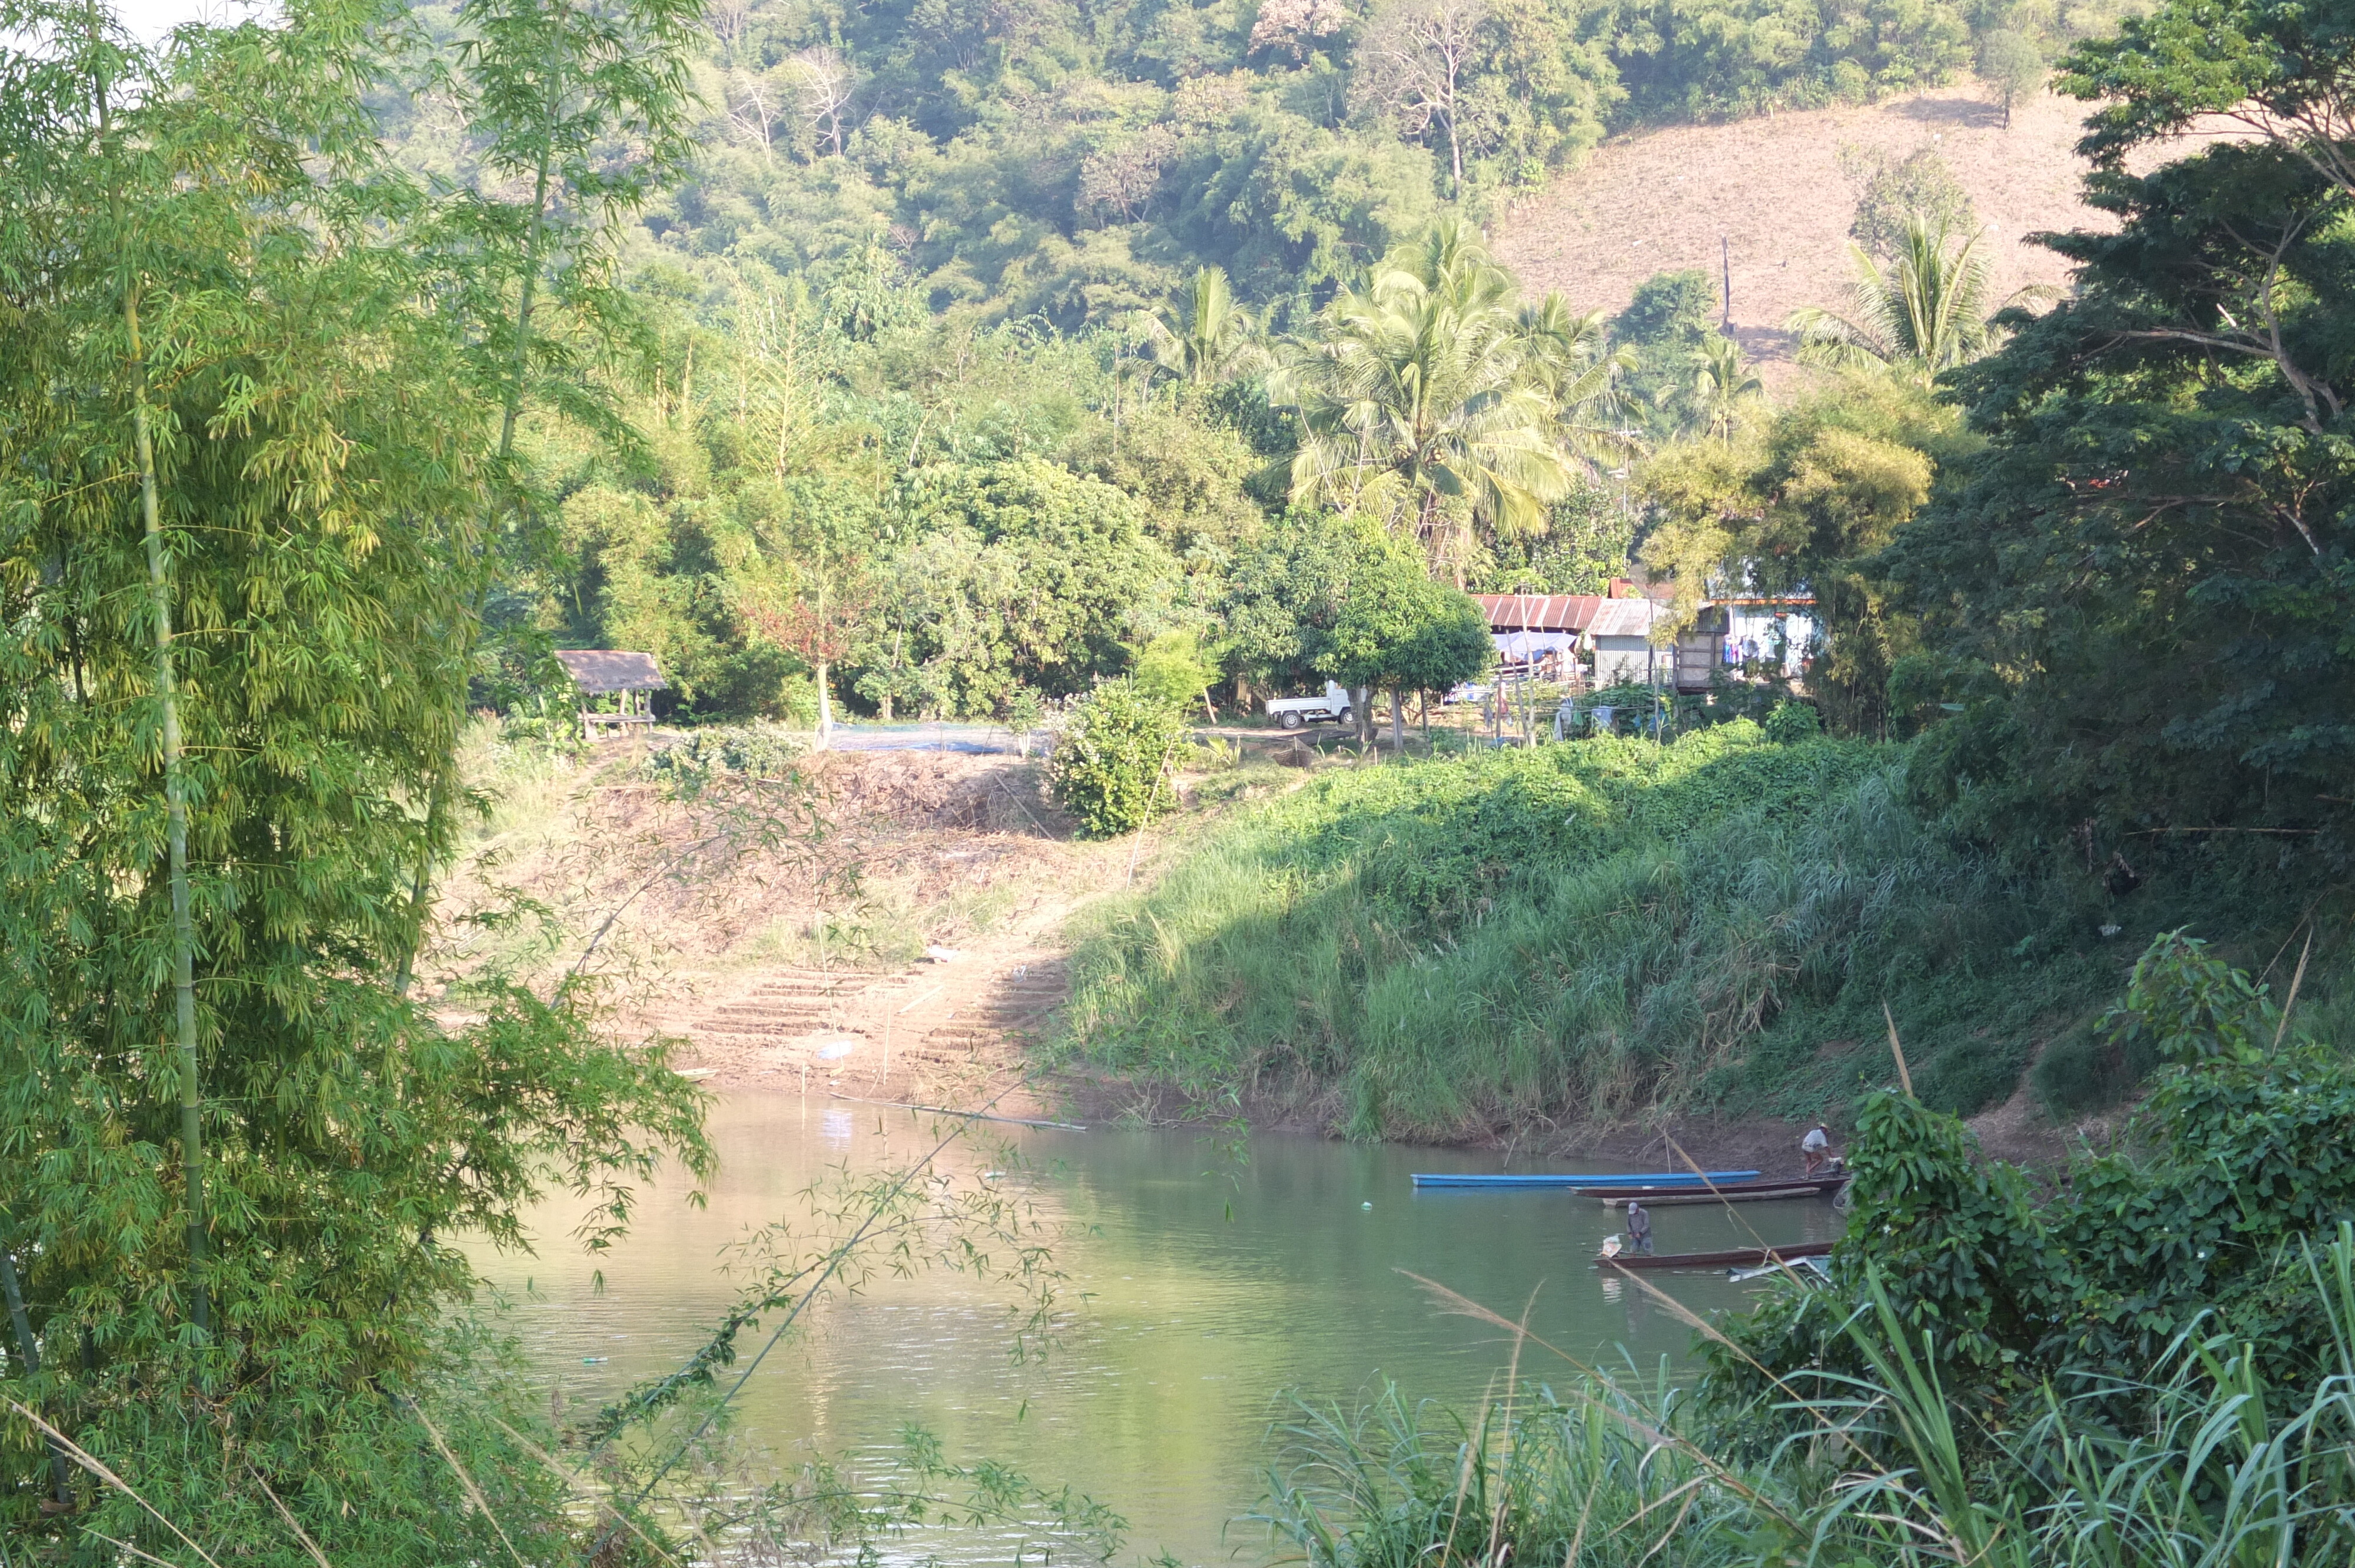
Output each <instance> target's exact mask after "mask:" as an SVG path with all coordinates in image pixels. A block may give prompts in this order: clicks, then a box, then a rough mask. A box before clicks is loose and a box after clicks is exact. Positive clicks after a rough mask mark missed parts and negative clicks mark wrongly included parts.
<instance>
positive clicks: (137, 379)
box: [82, 4, 212, 1331]
mask: <svg viewBox="0 0 2355 1568" xmlns="http://www.w3.org/2000/svg"><path fill="white" fill-rule="evenodd" d="M82 19H83V25H84V29H85V30H84V35H83V42H84V44H85V46H86V48H85V49H84V51H83V59H82V63H83V65H84V67H85V69H86V70H87V73H88V79H89V88H90V101H91V116H92V122H93V128H94V130H95V132H96V145H95V147H94V149H93V151H94V152H95V154H96V163H97V164H98V166H99V167H100V168H101V170H103V171H104V173H103V175H101V179H102V182H103V185H104V191H103V195H104V199H105V201H106V204H107V207H108V212H109V221H110V227H111V228H112V231H113V236H114V242H115V256H116V259H117V261H118V264H119V266H120V269H121V271H120V276H119V280H118V282H117V291H118V297H119V299H120V302H121V305H120V308H121V313H122V322H123V339H124V343H125V345H126V349H127V360H128V364H127V366H126V368H127V370H128V373H129V378H130V385H131V424H132V442H133V457H134V459H135V461H136V462H137V466H138V473H139V509H140V522H141V537H142V543H143V546H144V553H145V561H146V568H147V607H148V615H149V620H150V622H151V628H150V630H151V636H152V639H153V641H152V648H153V652H154V660H153V666H152V671H153V673H152V681H153V686H154V694H155V705H156V709H157V719H158V725H157V727H158V730H159V733H160V736H161V751H162V758H161V760H162V764H163V769H164V802H165V855H166V865H165V877H166V882H167V886H168V890H169V896H170V900H171V911H172V913H171V938H170V946H171V968H172V1000H173V1028H174V1048H175V1054H176V1058H177V1060H176V1075H177V1078H178V1089H179V1103H180V1171H181V1182H182V1186H183V1199H184V1202H185V1204H186V1210H187V1215H186V1236H187V1246H188V1271H189V1286H188V1297H189V1316H190V1318H191V1319H192V1320H193V1321H194V1322H195V1323H196V1325H197V1328H198V1329H201V1330H208V1331H209V1330H210V1329H211V1327H212V1313H211V1306H210V1302H209V1299H208V1294H207V1291H206V1288H205V1286H204V1284H203V1281H202V1278H201V1276H202V1272H203V1266H204V1256H205V1236H206V1230H207V1224H206V1218H205V1157H204V1075H203V1068H202V1065H201V1063H200V1062H199V1060H198V1057H197V979H196V950H197V935H196V916H195V913H194V911H193V909H192V907H191V906H190V902H189V896H188V781H187V767H186V746H185V743H184V740H183V736H182V732H181V725H180V704H179V694H178V693H177V691H176V685H175V681H174V676H173V669H172V584H171V577H170V571H169V568H168V567H167V566H166V564H165V548H164V524H163V518H162V514H161V508H160V504H159V501H158V497H157V482H156V472H155V428H154V425H153V423H152V420H151V418H150V415H149V410H148V387H147V381H148V376H147V354H146V344H145V342H144V337H143V335H142V333H141V328H140V321H139V291H140V283H139V270H138V268H139V263H138V259H137V246H136V245H135V243H132V234H131V230H130V227H129V225H128V224H127V223H126V222H125V205H126V204H125V201H124V191H123V179H124V176H123V172H122V169H121V165H120V154H121V148H120V146H119V145H118V143H117V142H116V138H115V135H114V111H113V104H112V95H113V84H112V82H111V81H110V80H109V79H108V71H107V69H106V68H107V66H108V64H109V63H110V61H111V60H112V58H113V56H114V51H113V49H112V48H111V47H110V46H109V44H108V43H107V40H106V39H105V37H104V29H103V24H102V19H101V14H100V12H99V9H98V7H97V5H95V4H92V5H88V6H86V7H85V9H84V12H83V18H82Z"/></svg>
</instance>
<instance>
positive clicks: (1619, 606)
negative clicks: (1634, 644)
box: [1586, 599, 1660, 637]
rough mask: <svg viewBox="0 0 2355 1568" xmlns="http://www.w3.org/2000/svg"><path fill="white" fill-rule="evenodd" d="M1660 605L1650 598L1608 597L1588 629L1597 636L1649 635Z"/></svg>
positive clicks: (1598, 608) (1598, 609) (1596, 608)
mask: <svg viewBox="0 0 2355 1568" xmlns="http://www.w3.org/2000/svg"><path fill="white" fill-rule="evenodd" d="M1659 614H1660V607H1659V606H1658V605H1657V604H1655V603H1654V602H1653V601H1652V600H1650V599H1604V601H1603V602H1602V603H1601V604H1599V605H1597V606H1595V609H1594V619H1593V620H1591V621H1589V622H1588V623H1587V627H1586V630H1588V631H1590V632H1593V634H1594V635H1595V636H1597V637H1649V636H1650V635H1651V634H1652V623H1653V622H1654V621H1655V620H1657V619H1658V618H1659Z"/></svg>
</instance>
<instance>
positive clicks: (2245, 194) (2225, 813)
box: [1887, 5, 2355, 866]
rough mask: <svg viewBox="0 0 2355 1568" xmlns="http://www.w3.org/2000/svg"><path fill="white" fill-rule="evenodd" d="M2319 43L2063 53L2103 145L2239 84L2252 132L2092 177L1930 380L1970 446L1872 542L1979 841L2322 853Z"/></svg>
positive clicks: (2280, 16) (2218, 31)
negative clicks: (2001, 321) (1883, 557)
mask: <svg viewBox="0 0 2355 1568" xmlns="http://www.w3.org/2000/svg"><path fill="white" fill-rule="evenodd" d="M2329 16H2330V17H2332V18H2336V16H2337V13H2336V12H2332V13H2329ZM2187 29H2188V30H2189V31H2188V32H2187ZM2195 34H2196V36H2197V37H2198V39H2199V40H2200V41H2199V42H2198V43H2196V44H2189V45H2187V42H2186V40H2187V38H2189V37H2191V36H2192V35H2195ZM2346 59H2347V42H2346V35H2345V33H2344V30H2343V23H2342V22H2340V21H2339V20H2336V19H2330V20H2318V19H2310V18H2308V17H2307V16H2306V15H2305V14H2304V13H2296V14H2295V15H2294V14H2292V13H2291V12H2290V11H2288V10H2286V9H2280V8H2275V7H2269V6H2262V5H2260V6H2249V7H2231V6H2228V7H2223V8H2221V9H2219V8H2212V7H2208V6H2197V5H2170V6H2169V7H2166V8H2163V9H2162V10H2161V11H2159V12H2158V14H2156V15H2155V16H2152V17H2151V18H2149V19H2148V20H2147V21H2144V22H2138V23H2136V24H2134V25H2132V26H2129V27H2128V28H2127V29H2126V31H2125V32H2124V33H2123V34H2122V35H2121V37H2119V38H2118V39H2116V40H2115V41H2113V42H2108V43H2103V44H2099V45H2088V46H2086V47H2085V48H2083V49H2081V50H2080V51H2079V52H2078V54H2077V55H2076V56H2074V57H2073V60H2072V62H2071V67H2070V69H2071V70H2072V72H2073V74H2072V75H2071V76H2070V77H2069V78H2068V79H2067V82H2066V85H2067V86H2068V88H2069V90H2072V91H2075V92H2078V93H2080V94H2082V95H2083V96H2086V97H2088V98H2095V97H2098V98H2102V99H2105V100H2108V101H2109V102H2108V103H2107V105H2106V106H2105V107H2104V108H2103V109H2101V110H2100V111H2097V112H2096V113H2095V115H2094V118H2093V121H2092V124H2093V126H2094V135H2093V136H2092V137H2091V139H2090V140H2089V143H2088V144H2089V147H2090V148H2091V149H2092V150H2093V151H2094V152H2095V153H2096V154H2098V155H2100V156H2102V157H2104V158H2105V159H2113V158H2116V157H2121V156H2123V155H2124V154H2126V152H2128V151H2129V150H2132V149H2133V148H2136V147H2137V146H2139V145H2141V144H2142V143H2144V142H2146V141H2147V140H2148V139H2149V138H2150V137H2151V136H2152V135H2155V134H2157V133H2158V132H2161V131H2164V130H2166V129H2167V128H2169V127H2170V126H2172V125H2175V124H2178V123H2179V122H2181V121H2182V120H2183V119H2184V117H2186V116H2187V115H2189V114H2190V113H2193V112H2196V111H2200V110H2203V109H2211V108H2213V109H2223V108H2226V107H2228V106H2232V105H2234V104H2239V103H2241V102H2242V101H2243V99H2246V100H2247V102H2246V104H2245V106H2244V110H2245V113H2246V115H2247V118H2248V121H2249V122H2250V123H2251V124H2253V125H2254V126H2255V127H2257V128H2258V129H2259V130H2260V131H2261V132H2263V134H2262V135H2261V136H2259V137H2258V138H2256V139H2254V140H2251V141H2248V142H2243V143H2235V144H2230V145H2220V146H2211V147H2207V148H2205V149H2203V150H2201V151H2200V152H2198V153H2196V154H2192V155H2190V156H2186V157H2183V158H2179V159H2178V160H2175V161H2173V162H2169V163H2167V164H2162V165H2160V166H2159V167H2158V168H2156V169H2154V170H2152V171H2151V172H2150V173H2148V174H2147V175H2129V174H2127V173H2126V172H2124V170H2123V169H2121V168H2118V167H2115V166H2110V167H2105V168H2104V169H2103V170H2101V171H2100V172H2098V173H2096V174H2095V175H2094V176H2093V178H2092V180H2091V182H2090V185H2089V195H2090V197H2091V199H2092V200H2094V201H2095V202H2096V203H2098V204H2099V205H2100V206H2101V207H2104V208H2105V210H2107V211H2108V212H2110V213H2111V214H2113V215H2115V218H2116V220H2117V227H2116V229H2115V232H2113V233H2106V234H2100V235H2095V234H2078V235H2073V236H2070V237H2067V238H2063V239H2062V240H2059V241H2057V242H2056V243H2057V244H2058V246H2059V248H2060V249H2062V252H2063V254H2065V255H2067V256H2068V257H2069V258H2070V259H2071V260H2073V262H2074V263H2075V264H2076V266H2077V268H2078V271H2077V277H2078V280H2079V281H2078V286H2077V289H2076V291H2075V293H2074V295H2073V297H2072V298H2071V299H2069V300H2067V301H2065V302H2062V304H2060V305H2059V306H2057V307H2055V308H2054V309H2052V310H2051V311H2049V312H2047V313H2044V314H2043V315H2041V316H2039V317H2037V318H2035V319H2034V320H2032V321H2026V322H2022V323H2019V326H2018V329H2017V335H2015V336H2014V337H2013V338H2012V339H2011V341H2010V342H2009V344H2006V345H2005V347H2004V348H2003V349H2002V351H2001V352H1999V353H1998V354H1996V355H1993V356H1991V357H1990V358H1988V359H1987V360H1984V361H1982V362H1981V363H1979V364H1978V365H1977V366H1972V367H1970V368H1969V369H1968V370H1967V371H1966V372H1964V373H1962V375H1961V376H1959V377H1958V382H1957V390H1958V392H1959V394H1960V396H1961V397H1962V398H1963V399H1964V401H1965V403H1966V407H1967V408H1968V409H1969V412H1970V417H1971V419H1972V422H1973V423H1974V425H1975V426H1976V427H1977V429H1980V430H1981V431H1983V432H1984V433H1985V436H1986V439H1987V446H1986V448H1985V450H1983V451H1981V452H1980V453H1979V454H1977V456H1976V457H1974V458H1973V459H1971V460H1970V461H1968V462H1967V463H1965V464H1962V465H1959V467H1958V468H1957V469H1956V471H1955V473H1954V474H1953V477H1952V482H1951V484H1950V485H1949V486H1948V487H1947V489H1946V490H1945V492H1944V493H1943V494H1942V496H1941V497H1940V499H1939V500H1938V501H1937V502H1936V503H1934V504H1933V505H1932V506H1930V507H1929V508H1928V509H1926V510H1925V511H1924V512H1923V514H1922V515H1921V516H1920V517H1919V518H1918V519H1916V520H1914V521H1913V523H1912V524H1909V525H1908V526H1906V527H1904V528H1902V529H1901V530H1900V531H1899V534H1898V535H1897V538H1896V541H1895V543H1894V545H1893V546H1891V550H1890V552H1889V558H1888V567H1887V569H1888V570H1889V571H1890V573H1891V575H1892V576H1893V577H1894V578H1895V579H1896V580H1897V581H1898V582H1900V583H1901V584H1902V585H1903V586H1904V587H1905V588H1907V589H1908V590H1909V592H1910V598H1911V600H1912V603H1913V606H1914V607H1916V608H1918V609H1919V610H1920V611H1921V612H1922V613H1923V616H1924V629H1925V635H1926V637H1927V638H1928V639H1929V640H1930V641H1933V642H1934V644H1935V646H1936V648H1937V650H1938V654H1939V656H1938V658H1937V659H1936V660H1934V661H1933V662H1931V667H1929V668H1927V669H1925V670H1924V671H1923V674H1924V676H1925V680H1924V683H1923V694H1925V695H1930V694H1934V695H1937V696H1942V697H1944V698H1945V699H1946V700H1948V701H1950V702H1953V703H1956V704H1960V705H1966V708H1967V712H1966V714H1965V715H1964V716H1963V718H1962V719H1960V720H1959V721H1957V722H1955V723H1954V724H1951V725H1945V726H1940V727H1939V729H1938V730H1936V731H1934V747H1933V751H1932V757H1933V758H1934V760H1933V762H1932V764H1931V766H1929V767H1927V768H1924V769H1923V783H1924V785H1925V786H1927V787H1930V788H1933V789H1937V790H1940V791H1942V792H1943V793H1944V795H1945V798H1950V799H1953V800H1956V801H1957V802H1959V803H1961V806H1962V809H1964V810H1968V811H1970V812H1972V813H1974V814H1975V815H1977V818H1978V820H1979V821H1981V822H1982V824H1983V825H1984V826H1985V827H1986V829H1987V832H1990V833H1991V834H1992V835H1995V836H1998V837H2002V838H2006V839H2008V840H2010V841H2012V842H2019V841H2020V840H2022V839H2024V838H2026V837H2028V836H2029V835H2030V833H2032V834H2033V835H2034V837H2035V838H2036V839H2037V840H2038V841H2040V842H2043V843H2046V844H2053V843H2057V842H2059V841H2061V840H2062V836H2063V835H2064V834H2067V833H2071V832H2076V833H2079V834H2081V835H2086V834H2090V835H2092V836H2091V837H2090V838H2089V839H2088V840H2087V844H2086V848H2087V852H2088V853H2091V854H2097V855H2098V856H2100V857H2106V856H2108V855H2110V854H2112V853H2125V858H2126V859H2128V860H2131V859H2132V858H2133V855H2132V854H2131V853H2126V852H2129V851H2133V850H2134V849H2135V848H2136V842H2137V841H2140V842H2147V838H2148V837H2156V836H2160V835H2179V834H2183V833H2187V832H2200V831H2204V830H2207V829H2211V828H2219V829H2227V830H2229V831H2231V832H2238V833H2256V834H2263V835H2265V836H2269V837H2272V838H2275V839H2276V840H2278V841H2279V843H2278V847H2279V848H2280V849H2281V850H2282V851H2283V853H2284V863H2285V866H2290V865H2294V864H2316V863H2322V864H2330V865H2337V866H2343V865H2344V863H2345V860H2346V856H2347V854H2348V853H2349V846H2348V842H2347V836H2346V835H2347V824H2348V822H2349V821H2350V817H2349V813H2350V810H2355V806H2351V805H2350V799H2349V796H2348V792H2347V790H2346V789H2345V779H2346V774H2347V764H2348V758H2349V756H2350V744H2355V708H2350V703H2355V667H2350V663H2349V660H2350V657H2355V648H2350V643H2349V641H2348V640H2347V638H2346V635H2345V630H2346V626H2347V624H2348V620H2349V617H2350V614H2355V567H2350V543H2351V542H2355V541H2350V531H2349V528H2350V525H2349V522H2348V518H2349V511H2348V498H2349V495H2350V488H2349V487H2350V466H2349V465H2350V444H2349V430H2348V425H2347V418H2348V416H2347V413H2346V410H2345V407H2344V403H2345V397H2344V394H2343V393H2342V392H2341V391H2340V390H2339V387H2340V385H2342V384H2343V382H2344V378H2345V370H2344V366H2345V362H2346V355H2347V353H2348V347H2349V341H2350V340H2349V338H2348V321H2349V317H2348V313H2347V312H2346V311H2345V310H2344V309H2343V308H2342V302H2343V300H2344V298H2345V296H2346V291H2347V290H2348V289H2349V287H2350V284H2355V271H2350V267H2355V250H2350V248H2349V239H2348V235H2349V228H2348V225H2349V221H2350V206H2349V203H2350V199H2355V193H2350V185H2349V182H2348V180H2347V178H2346V176H2345V174H2344V165H2343V164H2342V163H2341V162H2339V159H2340V155H2341V154H2340V152H2339V149H2340V148H2341V147H2342V146H2343V143H2342V142H2340V141H2338V140H2333V139H2332V138H2334V137H2336V136H2337V134H2338V133H2337V132H2318V131H2316V130H2315V129H2313V127H2314V126H2315V125H2317V124H2325V125H2327V124H2335V123H2337V121H2336V119H2335V118H2334V117H2335V116H2338V115H2339V114H2341V113H2343V104H2344V98H2343V94H2344V91H2345V88H2344V82H2345V69H2346Z"/></svg>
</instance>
